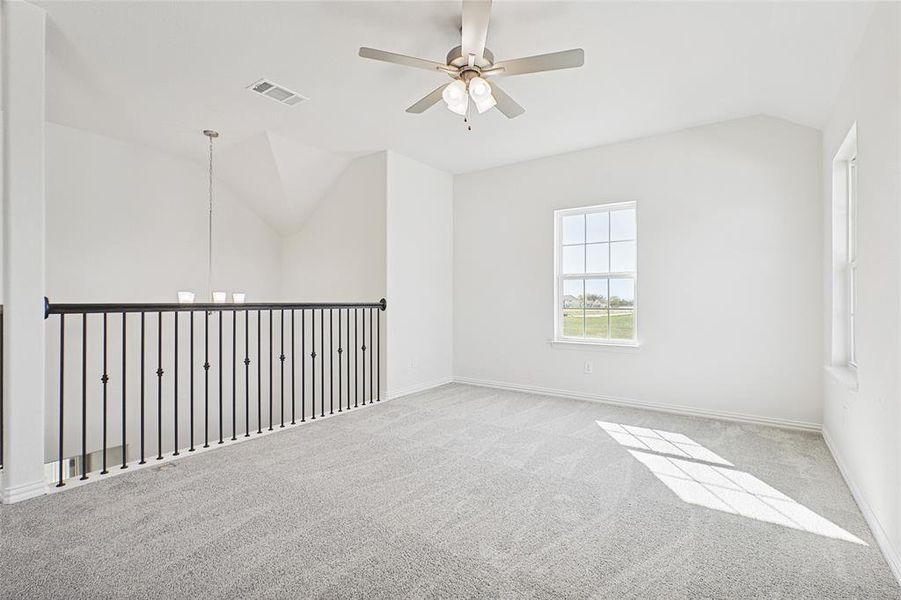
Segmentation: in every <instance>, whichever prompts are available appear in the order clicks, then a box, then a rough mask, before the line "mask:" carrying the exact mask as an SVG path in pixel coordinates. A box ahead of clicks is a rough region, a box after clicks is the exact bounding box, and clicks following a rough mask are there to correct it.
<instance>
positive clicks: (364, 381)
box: [360, 308, 372, 406]
mask: <svg viewBox="0 0 901 600" xmlns="http://www.w3.org/2000/svg"><path fill="white" fill-rule="evenodd" d="M360 312H361V313H362V315H361V316H362V319H363V325H362V327H361V328H360V329H361V330H362V331H361V333H362V334H363V346H362V348H361V349H362V350H363V373H362V378H363V381H362V384H363V385H362V388H363V406H366V309H365V308H364V309H362V310H361V311H360ZM369 377H370V378H372V373H370V374H369Z"/></svg>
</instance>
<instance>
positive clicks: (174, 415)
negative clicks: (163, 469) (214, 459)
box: [172, 311, 178, 456]
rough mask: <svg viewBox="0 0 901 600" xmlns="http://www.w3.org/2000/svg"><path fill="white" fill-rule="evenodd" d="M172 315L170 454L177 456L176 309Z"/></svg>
mask: <svg viewBox="0 0 901 600" xmlns="http://www.w3.org/2000/svg"><path fill="white" fill-rule="evenodd" d="M172 316H173V318H174V324H173V326H172V331H173V333H174V334H175V335H174V338H175V344H174V346H173V349H174V350H173V354H174V357H173V359H172V400H173V412H172V445H173V451H172V456H178V311H175V312H173V313H172Z"/></svg>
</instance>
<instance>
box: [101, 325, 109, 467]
mask: <svg viewBox="0 0 901 600" xmlns="http://www.w3.org/2000/svg"><path fill="white" fill-rule="evenodd" d="M106 316H107V315H106V313H103V376H102V377H101V378H100V382H101V383H102V384H103V469H101V470H100V474H101V475H106V474H107V473H108V471H107V470H106V398H107V396H106V384H107V383H108V382H109V374H108V373H107V372H106V339H107V338H106V321H107V318H106Z"/></svg>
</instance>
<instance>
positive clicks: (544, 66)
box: [494, 48, 585, 77]
mask: <svg viewBox="0 0 901 600" xmlns="http://www.w3.org/2000/svg"><path fill="white" fill-rule="evenodd" d="M584 64H585V51H584V50H582V49H581V48H576V49H574V50H563V51H562V52H551V53H550V54H539V55H538V56H527V57H525V58H514V59H512V60H502V61H500V62H498V63H495V64H494V68H498V67H503V70H502V71H498V72H497V73H494V74H496V75H498V76H501V77H509V76H511V75H525V74H526V73H540V72H541V71H556V70H557V69H572V68H575V67H581V66H582V65H584Z"/></svg>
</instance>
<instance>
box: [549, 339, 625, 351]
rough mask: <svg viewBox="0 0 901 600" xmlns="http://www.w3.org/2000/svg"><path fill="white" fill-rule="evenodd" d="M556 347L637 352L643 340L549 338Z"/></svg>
mask: <svg viewBox="0 0 901 600" xmlns="http://www.w3.org/2000/svg"><path fill="white" fill-rule="evenodd" d="M548 343H549V344H550V345H551V346H554V347H555V348H567V349H571V350H613V351H624V352H637V351H638V350H640V349H641V342H637V341H627V340H624V341H622V342H613V341H603V342H580V341H576V340H548Z"/></svg>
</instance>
